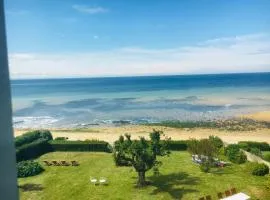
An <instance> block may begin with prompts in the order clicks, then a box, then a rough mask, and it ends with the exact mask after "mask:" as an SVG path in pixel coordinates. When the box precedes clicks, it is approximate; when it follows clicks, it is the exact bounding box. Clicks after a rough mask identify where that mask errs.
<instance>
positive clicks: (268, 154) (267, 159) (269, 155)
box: [263, 153, 270, 162]
mask: <svg viewBox="0 0 270 200" xmlns="http://www.w3.org/2000/svg"><path fill="white" fill-rule="evenodd" d="M263 159H264V160H266V161H268V162H270V153H266V154H265V155H264V156H263Z"/></svg>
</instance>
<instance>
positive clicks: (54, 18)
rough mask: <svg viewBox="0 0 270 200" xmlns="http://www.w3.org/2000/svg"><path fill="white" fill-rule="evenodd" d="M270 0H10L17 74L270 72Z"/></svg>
mask: <svg viewBox="0 0 270 200" xmlns="http://www.w3.org/2000/svg"><path fill="white" fill-rule="evenodd" d="M269 10H270V1H269V0H234V1H227V0H181V1H180V0H170V1H167V0H128V1H127V0H65V1H63V0H23V1H22V0H5V13H6V29H7V39H8V53H9V66H10V74H11V78H12V79H16V78H54V77H100V76H135V75H136V76H137V75H162V74H166V75H167V74H209V73H242V72H270V12H269Z"/></svg>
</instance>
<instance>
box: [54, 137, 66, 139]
mask: <svg viewBox="0 0 270 200" xmlns="http://www.w3.org/2000/svg"><path fill="white" fill-rule="evenodd" d="M54 140H68V137H56V138H55V139H54Z"/></svg>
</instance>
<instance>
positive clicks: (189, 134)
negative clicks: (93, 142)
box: [14, 125, 270, 143]
mask: <svg viewBox="0 0 270 200" xmlns="http://www.w3.org/2000/svg"><path fill="white" fill-rule="evenodd" d="M153 129H157V130H162V131H163V132H164V134H165V135H166V136H167V137H170V138H171V139H172V140H187V139H190V138H197V139H199V138H207V137H208V136H210V135H216V136H219V137H220V138H221V139H222V140H224V141H225V142H226V143H236V142H238V141H247V140H248V141H259V142H268V143H270V129H259V130H255V131H221V130H218V129H204V128H196V129H179V128H167V127H160V126H140V125H134V126H131V125H129V126H121V127H106V128H101V127H100V128H93V129H83V130H79V131H78V130H54V129H52V130H51V132H52V134H53V137H54V138H55V137H68V138H69V140H86V139H98V140H104V141H107V142H109V143H113V142H114V141H115V140H117V139H118V137H119V136H120V135H123V134H125V133H129V134H131V135H132V137H133V138H139V137H141V136H144V137H146V138H147V137H148V135H149V133H150V132H151V131H152V130H153ZM26 131H27V130H14V133H15V136H18V135H21V134H23V133H25V132H26Z"/></svg>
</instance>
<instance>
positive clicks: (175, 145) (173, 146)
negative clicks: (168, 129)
mask: <svg viewBox="0 0 270 200" xmlns="http://www.w3.org/2000/svg"><path fill="white" fill-rule="evenodd" d="M167 148H168V150H171V151H186V150H187V148H188V141H185V140H178V141H177V140H170V141H168V143H167Z"/></svg>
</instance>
